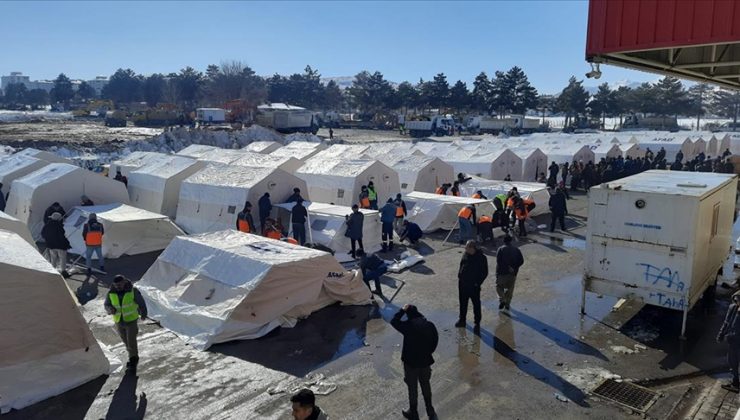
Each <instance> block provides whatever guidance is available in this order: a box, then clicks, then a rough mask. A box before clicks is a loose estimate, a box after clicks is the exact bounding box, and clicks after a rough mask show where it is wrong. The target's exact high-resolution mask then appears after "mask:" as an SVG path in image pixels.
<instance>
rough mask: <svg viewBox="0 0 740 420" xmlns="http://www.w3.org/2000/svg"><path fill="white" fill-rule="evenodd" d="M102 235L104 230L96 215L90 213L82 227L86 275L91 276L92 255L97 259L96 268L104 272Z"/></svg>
mask: <svg viewBox="0 0 740 420" xmlns="http://www.w3.org/2000/svg"><path fill="white" fill-rule="evenodd" d="M103 235H105V229H104V228H103V225H102V224H101V223H100V222H98V215H97V214H95V213H90V216H88V217H87V223H85V226H83V227H82V239H83V240H84V241H85V265H86V267H87V274H88V275H90V274H92V255H93V253H95V255H96V256H97V257H98V267H99V269H100V271H102V272H105V260H104V259H103Z"/></svg>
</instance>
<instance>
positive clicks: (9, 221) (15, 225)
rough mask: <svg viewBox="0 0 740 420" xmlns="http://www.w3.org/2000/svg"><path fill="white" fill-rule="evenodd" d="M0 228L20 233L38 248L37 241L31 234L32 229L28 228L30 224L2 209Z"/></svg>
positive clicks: (0, 212) (19, 234)
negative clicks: (27, 224)
mask: <svg viewBox="0 0 740 420" xmlns="http://www.w3.org/2000/svg"><path fill="white" fill-rule="evenodd" d="M0 229H2V230H7V231H9V232H14V233H16V234H18V236H20V237H21V238H23V239H24V240H25V241H26V242H28V243H29V244H31V245H33V247H34V248H36V242H34V241H33V237H32V236H31V231H29V230H28V226H26V225H25V224H24V223H23V222H21V221H20V220H18V219H16V218H15V217H12V216H9V215H8V214H7V213H5V212H2V211H0Z"/></svg>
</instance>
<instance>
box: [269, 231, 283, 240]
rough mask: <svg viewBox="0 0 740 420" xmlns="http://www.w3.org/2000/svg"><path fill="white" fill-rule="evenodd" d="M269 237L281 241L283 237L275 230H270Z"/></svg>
mask: <svg viewBox="0 0 740 420" xmlns="http://www.w3.org/2000/svg"><path fill="white" fill-rule="evenodd" d="M267 237H268V238H272V239H277V240H280V238H281V237H282V235H281V234H280V232H278V231H277V230H275V229H269V230H268V231H267Z"/></svg>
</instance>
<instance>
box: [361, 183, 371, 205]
mask: <svg viewBox="0 0 740 420" xmlns="http://www.w3.org/2000/svg"><path fill="white" fill-rule="evenodd" d="M360 208H361V209H369V208H370V192H369V191H368V190H367V185H363V186H362V188H360Z"/></svg>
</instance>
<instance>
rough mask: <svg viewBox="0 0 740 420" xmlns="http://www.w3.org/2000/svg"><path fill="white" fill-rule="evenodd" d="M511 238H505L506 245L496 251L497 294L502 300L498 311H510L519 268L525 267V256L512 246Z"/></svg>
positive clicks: (507, 236)
mask: <svg viewBox="0 0 740 420" xmlns="http://www.w3.org/2000/svg"><path fill="white" fill-rule="evenodd" d="M511 241H512V239H511V236H509V235H506V236H504V245H503V246H502V247H500V248H499V249H498V251H496V293H498V298H499V300H500V302H499V304H498V309H499V310H502V309H506V310H507V311H508V310H509V309H510V306H509V305H511V297H512V295H513V294H514V285H515V283H516V276H517V274H519V267H521V266H522V265H524V256H523V255H522V252H521V251H519V248H516V247H514V246H513V245H512V244H511Z"/></svg>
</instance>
